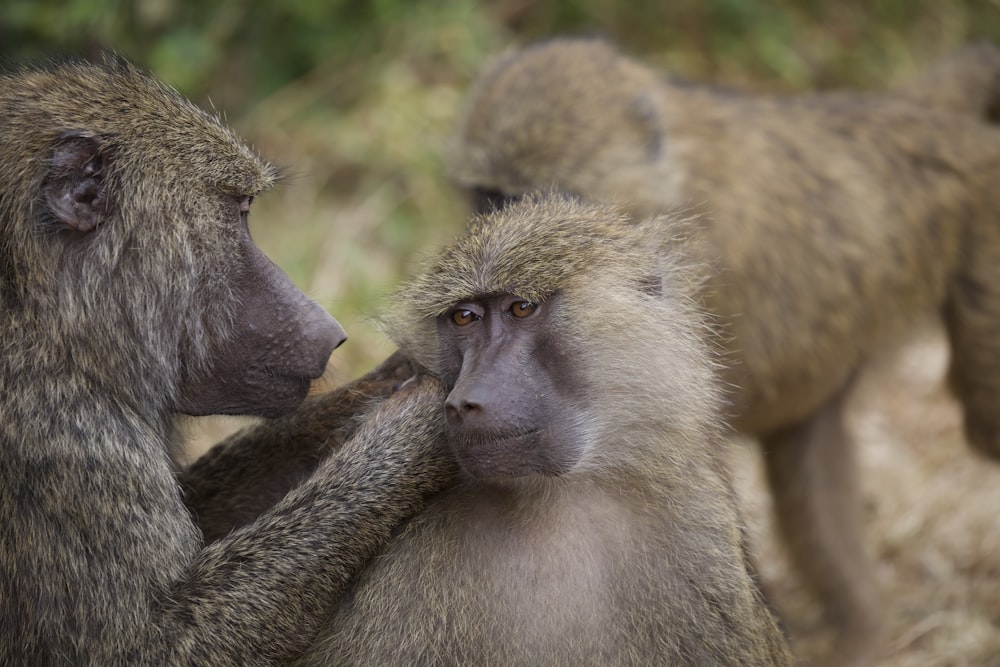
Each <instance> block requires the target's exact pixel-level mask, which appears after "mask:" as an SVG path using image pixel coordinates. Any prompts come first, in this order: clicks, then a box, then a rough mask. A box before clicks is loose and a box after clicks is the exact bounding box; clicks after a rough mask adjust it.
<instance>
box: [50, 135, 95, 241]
mask: <svg viewBox="0 0 1000 667" xmlns="http://www.w3.org/2000/svg"><path fill="white" fill-rule="evenodd" d="M110 163H111V155H110V152H109V151H108V150H106V147H105V146H104V145H103V142H102V141H101V139H100V138H98V137H94V136H92V135H88V134H86V133H83V132H67V133H65V134H63V135H62V136H60V137H59V143H58V144H56V146H55V148H54V149H53V150H52V160H51V162H50V164H49V173H48V177H47V178H46V180H45V186H44V187H45V199H46V202H47V203H48V205H49V210H51V211H52V214H53V215H54V216H55V217H56V219H57V220H58V221H59V222H60V223H62V224H63V225H65V226H66V227H67V228H68V229H74V230H76V231H80V232H89V231H93V230H94V229H97V226H98V225H100V224H101V223H102V222H104V220H105V219H106V218H107V216H108V213H109V212H110V210H111V201H110V196H109V193H108V183H107V177H108V172H109V169H108V168H109V166H110Z"/></svg>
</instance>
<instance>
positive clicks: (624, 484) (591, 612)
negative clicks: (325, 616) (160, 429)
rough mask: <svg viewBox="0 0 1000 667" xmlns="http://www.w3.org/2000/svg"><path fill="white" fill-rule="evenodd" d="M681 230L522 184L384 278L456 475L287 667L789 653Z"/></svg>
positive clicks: (776, 657)
mask: <svg viewBox="0 0 1000 667" xmlns="http://www.w3.org/2000/svg"><path fill="white" fill-rule="evenodd" d="M682 227H683V223H681V222H672V221H671V219H669V218H666V217H664V218H661V219H657V220H652V221H647V222H644V223H639V222H632V221H629V220H628V219H627V218H626V217H625V215H624V214H622V213H621V212H620V211H619V210H618V209H616V208H613V207H609V206H606V205H597V204H581V203H579V202H577V201H574V200H572V199H570V198H562V197H558V196H554V197H539V198H535V197H530V196H529V197H527V198H525V200H524V201H522V202H519V203H518V204H515V205H512V206H510V207H508V208H507V209H506V210H504V211H502V212H498V213H493V214H490V215H486V216H483V217H479V218H477V219H475V220H474V221H473V222H472V224H471V228H470V231H469V232H468V233H467V234H466V235H465V236H463V237H461V238H459V239H458V240H456V241H455V242H454V243H453V244H452V245H450V246H449V247H447V248H446V249H445V250H444V251H443V252H442V253H441V254H440V255H439V256H438V257H437V259H436V260H434V261H433V262H432V263H431V264H430V266H429V268H428V270H427V271H426V273H424V274H422V275H420V276H419V277H417V278H416V279H414V280H413V281H412V282H411V283H409V284H408V285H407V286H405V287H404V288H402V289H401V290H400V291H399V293H398V294H397V300H396V307H395V308H394V309H392V310H390V312H389V314H388V315H387V317H386V318H385V322H386V330H387V333H388V334H389V335H390V336H392V337H393V338H394V339H395V340H396V342H397V343H398V344H399V345H400V349H401V350H402V351H403V352H404V353H405V354H406V355H408V356H409V357H410V358H412V359H414V360H415V361H416V362H417V363H418V364H420V365H423V366H425V367H427V368H428V369H430V370H431V371H432V372H433V373H434V374H436V375H438V376H440V377H441V378H442V380H443V382H444V384H445V385H446V387H448V388H449V389H450V393H449V394H448V396H447V399H446V400H445V401H442V403H441V405H440V406H439V409H440V410H441V412H442V413H446V414H447V423H448V426H447V431H446V438H447V442H448V444H449V446H450V450H451V451H452V453H453V455H454V457H455V458H456V460H457V461H458V462H459V464H460V467H461V473H460V476H459V482H458V484H457V485H456V486H455V487H454V488H451V489H448V490H446V491H444V492H442V493H441V494H439V495H437V496H435V497H434V498H433V499H431V501H430V504H429V506H428V507H427V509H426V510H425V511H424V512H423V513H421V514H420V515H419V516H417V517H416V518H414V519H413V520H412V521H411V522H409V523H408V524H407V525H406V526H405V527H404V528H403V529H402V531H401V532H400V533H399V534H398V535H397V536H396V537H395V538H394V540H393V542H392V544H391V545H390V546H389V548H388V550H387V551H386V552H385V553H384V554H382V555H381V556H379V557H378V558H377V559H375V560H374V561H373V562H372V563H371V565H370V566H369V567H368V568H367V569H366V570H365V571H364V573H363V574H362V575H361V576H360V578H359V579H358V580H357V582H356V583H355V585H354V586H353V589H352V591H351V593H350V595H348V596H345V598H344V600H343V602H342V604H340V605H338V606H337V608H336V610H335V612H334V614H333V617H332V620H331V623H330V625H329V627H328V628H327V629H326V630H325V631H324V632H322V633H321V635H320V639H319V640H318V642H317V644H316V647H315V649H314V650H313V651H312V652H311V653H310V654H308V655H307V656H306V658H305V659H304V660H303V661H302V664H335V665H404V664H419V665H483V666H490V665H496V666H500V665H504V666H509V665H553V666H558V665H566V666H569V665H653V664H658V665H692V666H694V665H698V666H702V665H760V666H764V665H786V664H790V662H791V661H790V658H789V654H788V651H787V648H786V645H785V642H784V638H783V636H782V634H781V632H780V630H779V629H778V627H777V625H776V623H775V621H774V619H773V617H772V616H771V614H770V612H769V610H768V609H767V608H766V605H765V604H764V602H763V599H762V596H761V595H760V594H759V592H758V590H757V587H756V584H755V580H754V578H753V577H752V575H751V574H750V572H749V566H748V563H747V560H746V553H745V548H744V535H743V529H742V524H741V519H740V516H739V512H738V509H737V505H736V502H735V498H734V494H733V490H732V488H731V486H730V480H729V477H728V474H727V471H726V469H725V465H724V463H723V454H722V451H721V448H722V447H723V446H724V440H723V438H722V429H721V423H720V419H719V415H720V410H721V406H720V403H719V392H718V390H717V385H716V378H715V376H714V365H713V362H712V360H711V355H710V353H709V350H708V348H707V346H706V343H705V335H704V332H703V331H702V329H703V328H704V326H705V325H704V323H703V322H702V320H701V318H700V316H699V315H698V314H697V312H696V310H695V308H694V306H693V303H692V300H691V294H690V292H691V289H692V282H696V281H697V277H696V270H694V272H692V271H691V270H689V267H687V266H686V265H685V262H686V260H685V259H684V258H683V256H682V255H681V253H680V252H679V251H678V248H677V245H682V242H681V241H679V240H678V238H679V237H682V235H683V232H682V229H681V228H682ZM675 237H678V238H675Z"/></svg>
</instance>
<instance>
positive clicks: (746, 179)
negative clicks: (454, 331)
mask: <svg viewBox="0 0 1000 667" xmlns="http://www.w3.org/2000/svg"><path fill="white" fill-rule="evenodd" d="M959 69H960V68H959ZM953 71H955V70H953ZM929 76H931V75H929ZM931 80H933V77H931V78H930V79H928V81H931ZM930 90H931V88H930V87H927V84H926V82H922V83H920V84H919V85H916V86H915V87H914V89H913V91H911V93H910V94H911V95H912V98H908V97H907V95H906V94H891V95H890V94H874V93H873V94H851V93H816V94H798V95H773V94H772V95H763V94H752V93H744V92H739V91H735V90H727V89H720V88H717V87H710V86H702V85H697V84H689V83H683V84H682V83H679V82H676V81H674V80H672V79H670V78H667V77H665V76H663V75H661V74H659V73H657V72H655V71H653V70H652V69H651V68H649V67H646V66H644V65H643V64H640V63H639V62H637V61H635V60H633V59H630V58H628V57H626V56H624V55H622V54H621V53H620V52H619V51H618V50H616V49H615V48H614V47H613V46H611V45H610V44H608V43H607V42H605V41H603V40H599V39H585V38H567V39H554V40H551V41H547V42H542V43H539V44H535V45H531V46H528V47H526V48H524V49H523V50H520V51H516V52H513V53H508V54H504V55H502V56H500V57H498V58H497V59H496V60H495V61H494V62H492V63H491V64H490V65H488V66H487V67H486V68H485V70H484V71H483V72H482V73H481V75H480V76H479V77H478V80H477V82H476V83H475V85H474V87H473V90H472V92H471V93H470V96H469V100H468V102H467V106H466V107H465V111H464V113H463V115H462V116H461V117H460V119H459V121H458V123H457V128H456V130H455V135H454V140H453V142H452V145H451V148H450V154H449V158H448V161H449V167H448V168H449V172H450V174H451V176H452V178H453V179H454V181H455V182H456V184H457V185H458V187H460V188H461V189H462V190H464V191H465V192H467V193H468V194H469V196H470V198H471V199H472V201H473V204H474V205H475V206H476V207H477V208H479V209H480V210H488V209H491V208H495V207H497V206H502V205H503V202H505V201H509V200H510V199H516V198H517V197H518V196H520V195H521V194H522V193H525V192H528V191H531V190H534V189H537V188H556V189H560V190H564V191H567V192H572V193H575V194H577V195H580V196H583V197H587V198H591V199H595V200H600V201H618V202H622V203H624V204H625V205H626V206H628V207H629V208H630V209H631V210H632V211H633V212H635V213H638V214H642V215H646V214H652V213H656V212H658V211H660V210H662V209H664V208H665V207H668V208H669V207H687V208H688V209H689V210H690V211H691V212H692V213H696V214H700V223H699V225H698V229H697V232H696V233H695V238H694V239H693V241H692V244H693V245H694V246H696V248H697V249H696V250H695V251H693V252H695V253H696V255H698V256H700V257H701V259H703V260H704V261H706V262H709V263H711V264H712V266H713V269H712V271H711V273H712V275H711V276H710V277H709V278H708V279H707V280H706V282H705V283H704V289H702V291H701V293H700V294H699V296H698V298H699V300H700V302H701V303H702V304H703V305H704V306H705V307H706V308H707V309H708V310H709V311H710V312H711V313H712V314H714V315H715V317H716V320H715V323H716V340H718V341H719V343H720V344H721V345H722V346H723V347H724V349H725V354H724V358H723V365H724V366H725V367H726V373H725V380H726V386H727V387H730V388H731V391H729V392H728V396H727V399H728V402H729V405H730V418H731V423H732V425H733V427H734V428H735V429H736V430H737V431H740V432H743V433H746V434H750V435H753V436H756V437H758V438H759V439H760V441H761V443H762V445H763V450H764V454H765V456H764V460H765V465H766V469H767V473H768V483H769V486H770V489H771V492H772V494H773V496H774V501H775V506H776V510H777V517H778V520H779V525H780V529H781V531H782V533H783V535H784V538H785V541H786V544H787V547H788V548H789V551H790V554H791V557H792V559H793V562H794V564H795V566H796V568H797V569H798V570H799V571H800V572H801V573H802V575H803V577H804V580H805V583H806V584H807V585H808V586H809V587H810V588H811V589H812V590H813V592H814V593H815V594H816V595H817V596H818V598H819V600H820V601H821V602H822V604H823V607H824V611H825V614H826V616H827V618H828V619H829V622H830V623H829V627H830V628H831V629H832V632H833V635H834V642H835V648H834V654H835V655H833V656H831V662H833V663H834V664H838V665H843V664H850V663H852V662H854V663H857V664H864V663H865V662H866V661H867V660H868V659H870V656H871V654H872V652H873V651H874V649H875V648H876V645H877V638H878V628H879V624H880V619H881V613H880V611H879V600H878V596H877V593H876V590H877V587H876V585H875V581H874V576H873V571H872V567H871V565H870V564H869V562H868V560H867V557H866V554H865V551H864V546H863V540H862V538H861V531H860V526H859V523H860V522H859V518H858V516H857V514H858V511H859V509H858V504H859V503H858V498H857V491H856V489H855V466H854V464H853V462H852V458H853V457H852V447H851V443H850V442H849V438H848V433H847V431H846V426H845V424H844V406H845V397H846V396H847V395H848V393H849V390H850V388H851V385H852V381H853V379H854V378H855V377H856V376H857V375H858V372H859V369H861V368H862V367H864V365H865V364H866V362H867V361H868V360H869V359H870V358H871V357H872V356H873V355H875V354H877V353H878V351H879V349H880V348H882V347H883V346H888V345H892V344H893V343H894V342H895V341H897V340H898V338H899V337H900V336H902V335H904V334H905V333H906V331H907V330H908V329H909V328H910V327H911V326H913V325H914V324H915V323H918V322H921V321H922V320H923V319H924V318H925V317H926V316H927V315H935V314H937V313H943V315H944V318H945V321H946V325H947V330H948V334H949V336H950V342H951V350H952V355H953V356H952V364H951V370H950V380H951V384H952V386H953V387H954V389H955V390H956V393H957V395H958V397H959V398H960V400H961V402H962V404H963V406H964V415H965V430H966V433H967V436H968V439H969V441H970V442H971V443H972V444H973V445H974V446H975V447H977V448H978V449H980V450H982V451H983V452H986V453H988V454H990V455H992V456H994V457H995V456H998V455H1000V435H998V434H1000V409H998V408H1000V403H998V399H997V396H998V395H1000V337H998V336H997V335H996V334H997V331H998V327H1000V269H998V267H1000V213H998V209H1000V194H998V193H1000V190H998V185H1000V179H998V173H1000V172H998V169H1000V134H998V133H997V130H996V129H995V128H993V127H991V126H989V125H988V124H986V123H983V122H980V119H979V116H980V115H988V111H987V109H988V104H987V102H986V101H984V100H982V99H979V100H978V101H974V100H970V101H969V102H968V105H967V106H965V107H963V106H962V105H961V104H951V105H949V104H948V103H944V104H943V106H945V107H948V108H947V109H945V110H936V109H935V108H933V106H932V105H928V104H926V100H927V99H928V97H929V93H930ZM952 90H954V89H952ZM949 94H950V93H949ZM915 100H918V101H920V103H919V104H918V103H915ZM956 110H962V111H965V112H968V113H964V114H963V113H953V112H954V111H956ZM623 339H624V337H623Z"/></svg>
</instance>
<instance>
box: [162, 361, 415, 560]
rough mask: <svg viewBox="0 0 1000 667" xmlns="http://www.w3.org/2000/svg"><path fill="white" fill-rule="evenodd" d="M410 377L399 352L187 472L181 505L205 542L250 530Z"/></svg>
mask: <svg viewBox="0 0 1000 667" xmlns="http://www.w3.org/2000/svg"><path fill="white" fill-rule="evenodd" d="M413 373H414V368H413V366H412V364H410V362H409V360H407V359H406V357H404V356H403V355H402V354H400V353H399V352H396V353H394V354H392V355H391V356H389V357H388V358H387V359H385V360H384V361H383V362H382V363H381V364H379V365H378V366H377V367H376V368H374V369H373V370H371V371H370V372H368V373H367V374H366V375H364V376H362V377H361V378H359V379H357V380H355V381H353V382H350V383H348V384H346V385H344V386H342V387H340V388H338V389H335V390H333V391H331V392H329V393H327V394H323V395H321V396H315V397H312V398H309V399H307V400H306V402H305V403H303V405H302V407H301V408H300V409H299V410H297V411H296V412H294V413H293V414H291V415H288V416H285V417H280V418H277V419H271V420H266V421H263V422H261V423H259V424H256V425H254V426H252V427H249V428H246V429H243V430H242V431H240V432H239V433H236V434H234V435H232V436H231V437H229V438H227V439H226V440H224V441H222V442H221V443H219V444H217V445H216V446H214V447H213V448H212V449H211V450H209V451H208V452H207V453H206V454H205V455H204V456H202V457H201V458H199V459H198V460H197V461H195V462H194V463H193V464H192V465H191V466H189V467H188V468H187V469H185V470H184V471H182V472H181V475H180V483H181V487H182V489H183V492H184V503H185V504H186V505H187V507H188V509H189V510H190V511H191V514H192V517H193V519H194V521H195V523H196V524H197V525H198V527H199V528H201V531H202V535H203V536H204V538H205V541H206V542H212V541H214V540H216V539H218V538H220V537H222V536H223V535H226V534H227V533H229V532H230V531H231V530H232V529H234V528H236V527H238V526H242V525H245V524H247V523H250V522H251V521H253V520H254V519H256V518H257V517H258V516H260V514H261V513H262V512H263V511H264V510H266V509H267V508H269V507H271V506H272V505H274V504H275V503H276V502H278V501H279V500H280V499H281V498H283V497H284V496H285V494H287V493H288V492H289V491H290V490H291V489H292V488H294V487H295V486H296V485H298V484H299V483H301V482H302V481H303V480H304V479H306V478H307V477H308V476H309V475H311V474H312V473H313V471H314V470H315V469H316V467H317V466H318V465H319V463H320V461H322V460H323V459H324V458H325V457H327V456H328V455H329V454H330V453H331V452H332V451H335V450H336V449H337V448H339V447H340V446H341V445H342V444H343V443H344V442H345V441H347V440H348V439H349V438H350V437H351V436H352V434H353V433H354V431H355V430H356V429H357V428H358V426H359V424H360V423H361V419H360V417H361V416H362V415H363V414H365V413H366V412H368V411H369V410H371V409H372V408H374V407H375V406H376V405H377V404H378V403H380V402H381V401H382V400H384V399H385V398H386V397H387V396H388V395H389V394H391V393H392V392H393V391H394V389H395V388H396V387H398V386H399V384H400V383H402V382H403V381H404V380H406V379H407V378H409V377H411V376H412V375H413Z"/></svg>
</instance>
